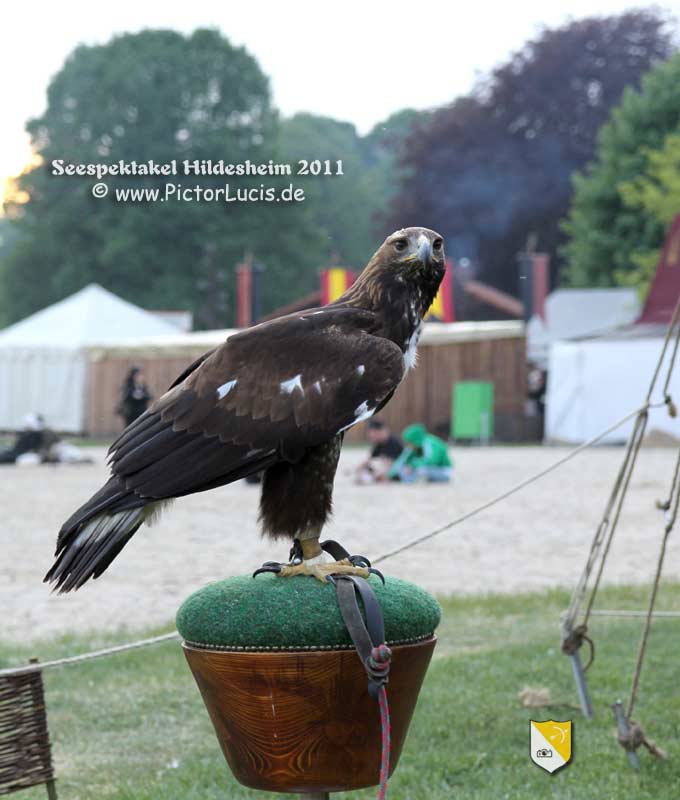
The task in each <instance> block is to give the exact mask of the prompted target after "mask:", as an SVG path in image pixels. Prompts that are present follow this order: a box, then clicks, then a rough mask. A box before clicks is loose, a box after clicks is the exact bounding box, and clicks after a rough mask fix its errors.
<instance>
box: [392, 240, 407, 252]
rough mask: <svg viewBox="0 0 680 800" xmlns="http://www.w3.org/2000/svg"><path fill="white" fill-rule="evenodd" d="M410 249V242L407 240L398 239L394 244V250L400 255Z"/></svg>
mask: <svg viewBox="0 0 680 800" xmlns="http://www.w3.org/2000/svg"><path fill="white" fill-rule="evenodd" d="M407 247H408V242H407V241H406V239H397V240H396V242H395V243H394V249H395V250H397V251H398V252H399V253H403V252H404V250H406V248H407Z"/></svg>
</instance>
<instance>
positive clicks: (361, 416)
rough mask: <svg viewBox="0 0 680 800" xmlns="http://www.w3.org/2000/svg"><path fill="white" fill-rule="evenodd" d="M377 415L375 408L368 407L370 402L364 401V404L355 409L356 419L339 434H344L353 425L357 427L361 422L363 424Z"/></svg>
mask: <svg viewBox="0 0 680 800" xmlns="http://www.w3.org/2000/svg"><path fill="white" fill-rule="evenodd" d="M373 414H375V408H369V407H368V400H364V402H363V403H362V404H361V405H360V406H357V407H356V408H355V409H354V419H353V420H352V421H351V422H350V423H349V425H345V427H344V428H340V430H339V431H338V433H342V432H343V431H346V430H347V429H348V428H351V427H352V426H353V425H357V424H358V423H359V422H363V421H364V420H365V419H368V418H369V417H372V416H373Z"/></svg>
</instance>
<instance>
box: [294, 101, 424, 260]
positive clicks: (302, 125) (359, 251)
mask: <svg viewBox="0 0 680 800" xmlns="http://www.w3.org/2000/svg"><path fill="white" fill-rule="evenodd" d="M418 116H419V113H418V112H416V111H413V110H411V109H405V110H403V111H399V112H397V113H396V114H393V115H392V116H390V117H389V118H388V119H386V120H385V121H384V122H380V123H378V124H377V125H376V126H375V127H374V128H373V130H371V131H370V132H369V133H368V134H367V135H366V136H364V137H361V136H359V134H358V133H357V130H356V128H355V127H354V125H352V124H351V123H349V122H339V121H338V120H335V119H331V118H329V117H320V116H316V115H314V114H307V113H300V114H295V115H294V116H293V117H291V118H289V119H285V120H283V121H282V123H281V138H280V154H281V156H282V160H283V161H289V162H292V163H296V162H297V161H298V159H306V160H307V161H310V160H313V159H318V160H321V161H324V160H329V161H331V164H332V165H335V163H336V162H337V161H338V160H341V161H342V165H343V175H334V176H329V177H313V176H308V177H306V178H298V179H297V181H296V183H298V184H299V185H300V186H303V187H304V189H305V193H306V196H307V198H308V199H307V202H308V204H309V207H310V210H311V214H312V217H313V219H314V222H315V225H316V226H317V228H318V229H319V230H320V231H323V235H324V239H325V245H324V253H323V255H324V262H325V263H329V262H331V261H333V262H336V263H340V264H343V265H347V266H352V267H355V268H357V267H362V266H363V265H364V264H365V263H366V262H367V261H368V259H369V257H370V256H371V255H372V253H373V252H374V251H375V250H376V248H377V246H378V244H379V243H380V240H381V239H382V238H384V234H383V235H382V236H381V234H382V227H381V225H380V221H381V220H380V219H379V216H380V212H382V211H384V209H385V207H386V205H387V204H388V202H389V200H390V198H391V196H392V195H394V193H395V191H396V189H397V186H398V179H397V175H398V170H399V166H398V160H399V154H400V152H401V148H402V146H403V143H404V141H405V140H406V138H407V137H408V135H409V133H410V130H411V127H412V125H413V123H414V120H415V119H416V118H417V117H418ZM319 266H322V264H319Z"/></svg>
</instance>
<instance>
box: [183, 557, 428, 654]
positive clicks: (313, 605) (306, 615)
mask: <svg viewBox="0 0 680 800" xmlns="http://www.w3.org/2000/svg"><path fill="white" fill-rule="evenodd" d="M369 580H370V583H371V586H372V587H373V589H374V591H375V593H376V595H377V597H378V600H379V601H380V606H381V608H382V612H383V616H384V619H385V639H386V641H387V643H388V644H406V643H408V642H415V641H418V640H420V639H426V638H429V637H430V636H431V635H432V634H433V633H434V630H435V628H436V627H437V625H438V624H439V619H440V616H441V610H440V608H439V604H438V603H437V601H436V600H435V599H434V598H433V597H431V596H430V595H429V594H428V593H427V592H426V591H424V590H423V589H421V588H420V587H418V586H415V585H414V584H412V583H408V582H407V581H401V580H398V579H397V578H389V577H387V578H385V581H386V583H385V585H384V586H383V584H382V582H381V581H380V579H379V578H378V577H376V576H375V575H372V576H371V577H370V578H369ZM359 605H360V606H361V602H359ZM177 630H178V631H179V632H180V634H181V636H182V637H183V638H184V640H185V641H186V642H187V643H189V644H192V645H197V646H199V647H214V648H218V649H219V648H224V649H228V650H241V649H244V650H309V649H317V648H320V649H339V648H348V647H353V645H352V640H351V639H350V637H349V634H348V633H347V629H346V627H345V623H344V622H343V620H342V616H341V615H340V609H339V608H338V602H337V599H336V595H335V587H334V586H333V585H332V584H330V583H320V582H319V581H317V580H315V579H314V578H310V577H307V576H296V577H293V578H281V577H278V576H277V575H273V574H271V573H270V574H267V573H265V574H262V575H258V576H257V577H256V578H252V577H251V576H250V575H247V576H245V575H244V576H239V577H236V578H227V579H226V580H222V581H216V582H215V583H209V584H208V585H207V586H204V587H203V588H202V589H199V590H198V591H197V592H194V593H193V594H192V595H190V596H189V597H188V598H187V599H186V600H185V601H184V603H183V604H182V606H181V607H180V609H179V611H178V612H177Z"/></svg>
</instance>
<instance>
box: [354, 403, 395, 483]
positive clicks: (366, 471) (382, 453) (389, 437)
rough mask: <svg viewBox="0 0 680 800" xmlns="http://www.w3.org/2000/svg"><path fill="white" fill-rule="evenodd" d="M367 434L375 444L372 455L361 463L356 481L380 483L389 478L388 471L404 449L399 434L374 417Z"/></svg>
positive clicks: (369, 422) (370, 421)
mask: <svg viewBox="0 0 680 800" xmlns="http://www.w3.org/2000/svg"><path fill="white" fill-rule="evenodd" d="M366 436H367V438H368V441H369V442H370V443H371V444H372V445H373V447H372V448H371V454H370V456H369V457H368V458H367V459H366V461H364V462H363V463H361V464H359V466H358V467H357V473H356V479H355V480H356V483H361V484H366V483H376V482H378V483H380V482H382V481H386V480H388V477H387V475H388V473H389V471H390V468H391V467H392V465H393V464H394V462H395V461H396V459H397V458H399V456H400V455H401V452H402V450H403V449H404V447H403V445H402V443H401V441H400V440H399V437H398V436H395V435H394V434H393V433H392V431H391V430H390V429H389V427H388V425H387V423H385V422H383V420H381V419H378V418H377V417H374V418H372V419H370V420H369V421H368V425H367V430H366Z"/></svg>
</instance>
